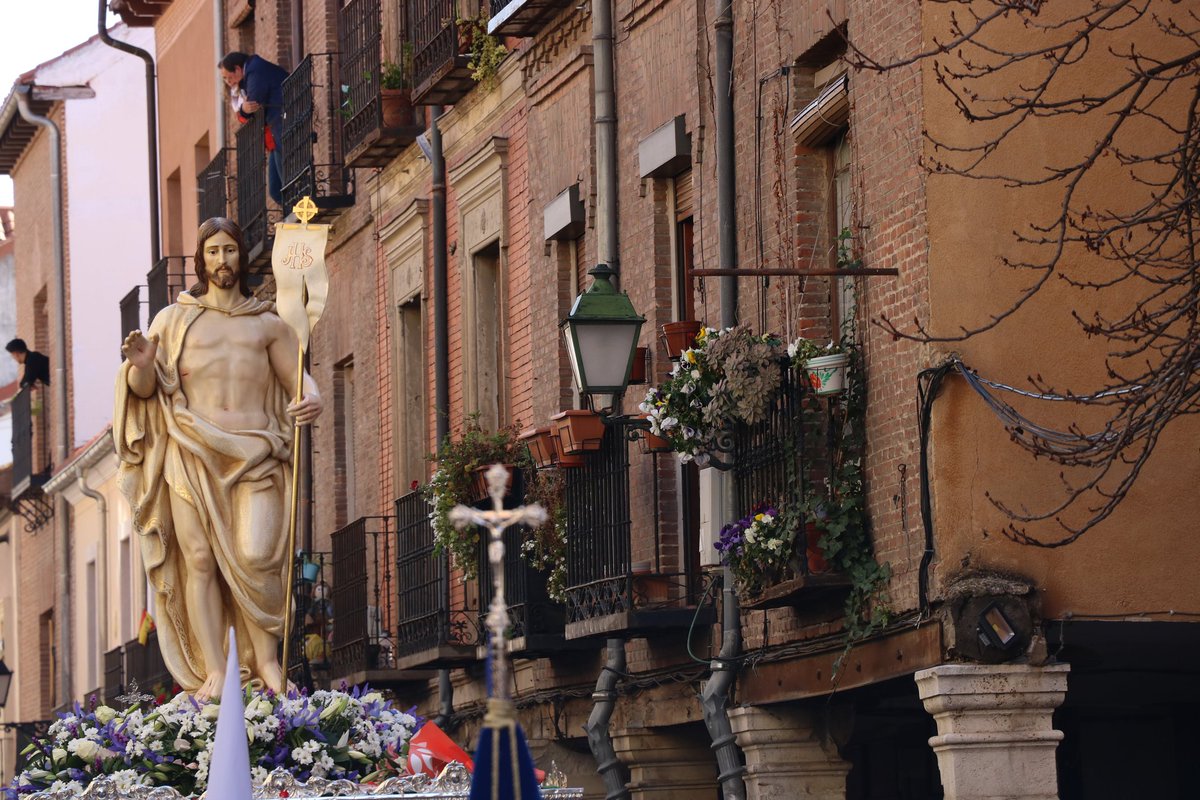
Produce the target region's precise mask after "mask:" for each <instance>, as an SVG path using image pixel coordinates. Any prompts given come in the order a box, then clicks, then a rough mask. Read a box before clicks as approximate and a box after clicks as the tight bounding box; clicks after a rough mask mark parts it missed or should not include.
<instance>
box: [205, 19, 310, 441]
mask: <svg viewBox="0 0 1200 800" xmlns="http://www.w3.org/2000/svg"><path fill="white" fill-rule="evenodd" d="M224 6H225V4H224V3H221V2H214V3H213V51H214V52H215V53H216V54H217V58H223V57H224V56H225V17H224V15H223V14H222V11H224ZM213 81H214V82H215V83H214V85H215V86H216V87H217V90H216V92H215V95H214V96H215V98H216V104H217V107H216V115H215V117H214V118H215V119H216V121H217V135H216V148H215V152H214V154H213V157H214V158H216V156H217V154H220V153H221V151H222V150H224V149H225V127H226V116H225V115H226V113H227V111H226V109H228V108H229V105H228V103H226V102H225V100H226V99H227V98H228V97H229V89H228V87H226V86H225V81H224V80H222V79H221V72H220V71H219V70H213ZM201 222H203V220H201ZM304 427H305V428H307V427H308V426H307V425H305V426H304Z"/></svg>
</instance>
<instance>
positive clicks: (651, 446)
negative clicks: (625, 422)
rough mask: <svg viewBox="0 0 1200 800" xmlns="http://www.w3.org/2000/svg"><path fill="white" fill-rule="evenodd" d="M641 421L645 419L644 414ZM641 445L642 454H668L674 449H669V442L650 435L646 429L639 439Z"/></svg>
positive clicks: (653, 434) (655, 435) (652, 434)
mask: <svg viewBox="0 0 1200 800" xmlns="http://www.w3.org/2000/svg"><path fill="white" fill-rule="evenodd" d="M641 419H647V416H646V415H645V414H642V415H641ZM639 439H640V440H641V443H642V452H643V453H669V452H671V450H673V449H674V448H672V447H671V442H670V441H669V440H667V439H664V438H663V437H661V436H659V435H657V434H655V433H651V432H650V430H649V429H648V428H643V429H642V432H641V436H640V437H639Z"/></svg>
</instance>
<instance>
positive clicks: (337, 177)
mask: <svg viewBox="0 0 1200 800" xmlns="http://www.w3.org/2000/svg"><path fill="white" fill-rule="evenodd" d="M336 58H337V54H336V53H317V54H310V55H307V56H305V57H304V60H303V61H301V62H300V66H298V67H296V69H295V70H294V71H293V72H292V74H291V75H289V76H288V77H287V78H286V79H284V81H283V108H284V115H283V116H284V121H283V135H282V136H281V137H280V142H279V150H280V177H281V178H282V179H283V208H284V214H285V215H286V214H287V213H289V212H290V211H291V209H292V206H294V205H296V203H298V202H300V200H301V198H303V197H304V196H305V195H307V196H309V197H311V198H312V199H313V202H314V203H316V205H317V208H318V209H319V210H320V211H321V212H326V213H325V214H318V219H320V218H321V217H322V216H327V215H328V214H329V213H337V212H339V211H341V210H342V209H345V208H348V207H349V206H352V205H354V184H353V181H352V180H351V173H350V172H349V170H347V169H346V167H345V161H344V159H343V158H342V135H341V134H342V126H341V120H340V116H339V115H340V107H341V94H342V93H341V85H340V84H339V82H338V77H337V61H336Z"/></svg>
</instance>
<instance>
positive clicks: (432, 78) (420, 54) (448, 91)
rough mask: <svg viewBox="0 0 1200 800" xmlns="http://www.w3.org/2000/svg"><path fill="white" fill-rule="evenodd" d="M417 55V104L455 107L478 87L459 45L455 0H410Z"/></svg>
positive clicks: (414, 51)
mask: <svg viewBox="0 0 1200 800" xmlns="http://www.w3.org/2000/svg"><path fill="white" fill-rule="evenodd" d="M407 3H408V5H407V10H408V22H409V40H410V41H411V43H412V52H413V83H414V89H413V102H414V103H419V104H421V105H453V104H454V103H457V102H458V101H459V100H461V99H462V98H463V97H465V96H466V94H467V92H469V91H471V89H472V88H474V86H475V79H474V78H472V77H471V70H470V69H469V68H468V67H467V56H466V54H465V53H466V51H467V48H466V47H464V46H463V45H462V43H460V42H459V35H458V23H457V22H456V21H455V20H456V19H457V17H458V4H457V3H456V2H455V0H407Z"/></svg>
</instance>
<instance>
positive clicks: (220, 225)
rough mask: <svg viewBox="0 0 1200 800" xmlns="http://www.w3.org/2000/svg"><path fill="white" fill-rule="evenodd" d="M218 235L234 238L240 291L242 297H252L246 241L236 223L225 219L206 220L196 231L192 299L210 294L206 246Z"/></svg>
mask: <svg viewBox="0 0 1200 800" xmlns="http://www.w3.org/2000/svg"><path fill="white" fill-rule="evenodd" d="M218 233H227V234H229V235H230V236H231V237H233V241H234V242H236V243H237V248H238V289H239V290H240V291H241V293H242V297H249V296H250V283H249V281H250V260H249V258H247V253H246V239H245V237H243V236H242V229H241V228H240V227H239V226H238V224H237V223H236V222H234V221H233V220H231V219H227V218H225V217H213V218H212V219H206V220H205V221H204V222H203V223H202V224H201V225H200V229H199V230H198V231H196V260H195V270H196V283H195V284H194V285H193V286H192V288H190V289H188V294H190V295H191V296H192V297H200V296H202V295H204V294H205V293H207V292H208V269H207V268H206V267H205V266H204V245H205V244H206V243H207V242H208V240H209V239H211V238H212V237H214V236H216V235H217V234H218Z"/></svg>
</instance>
